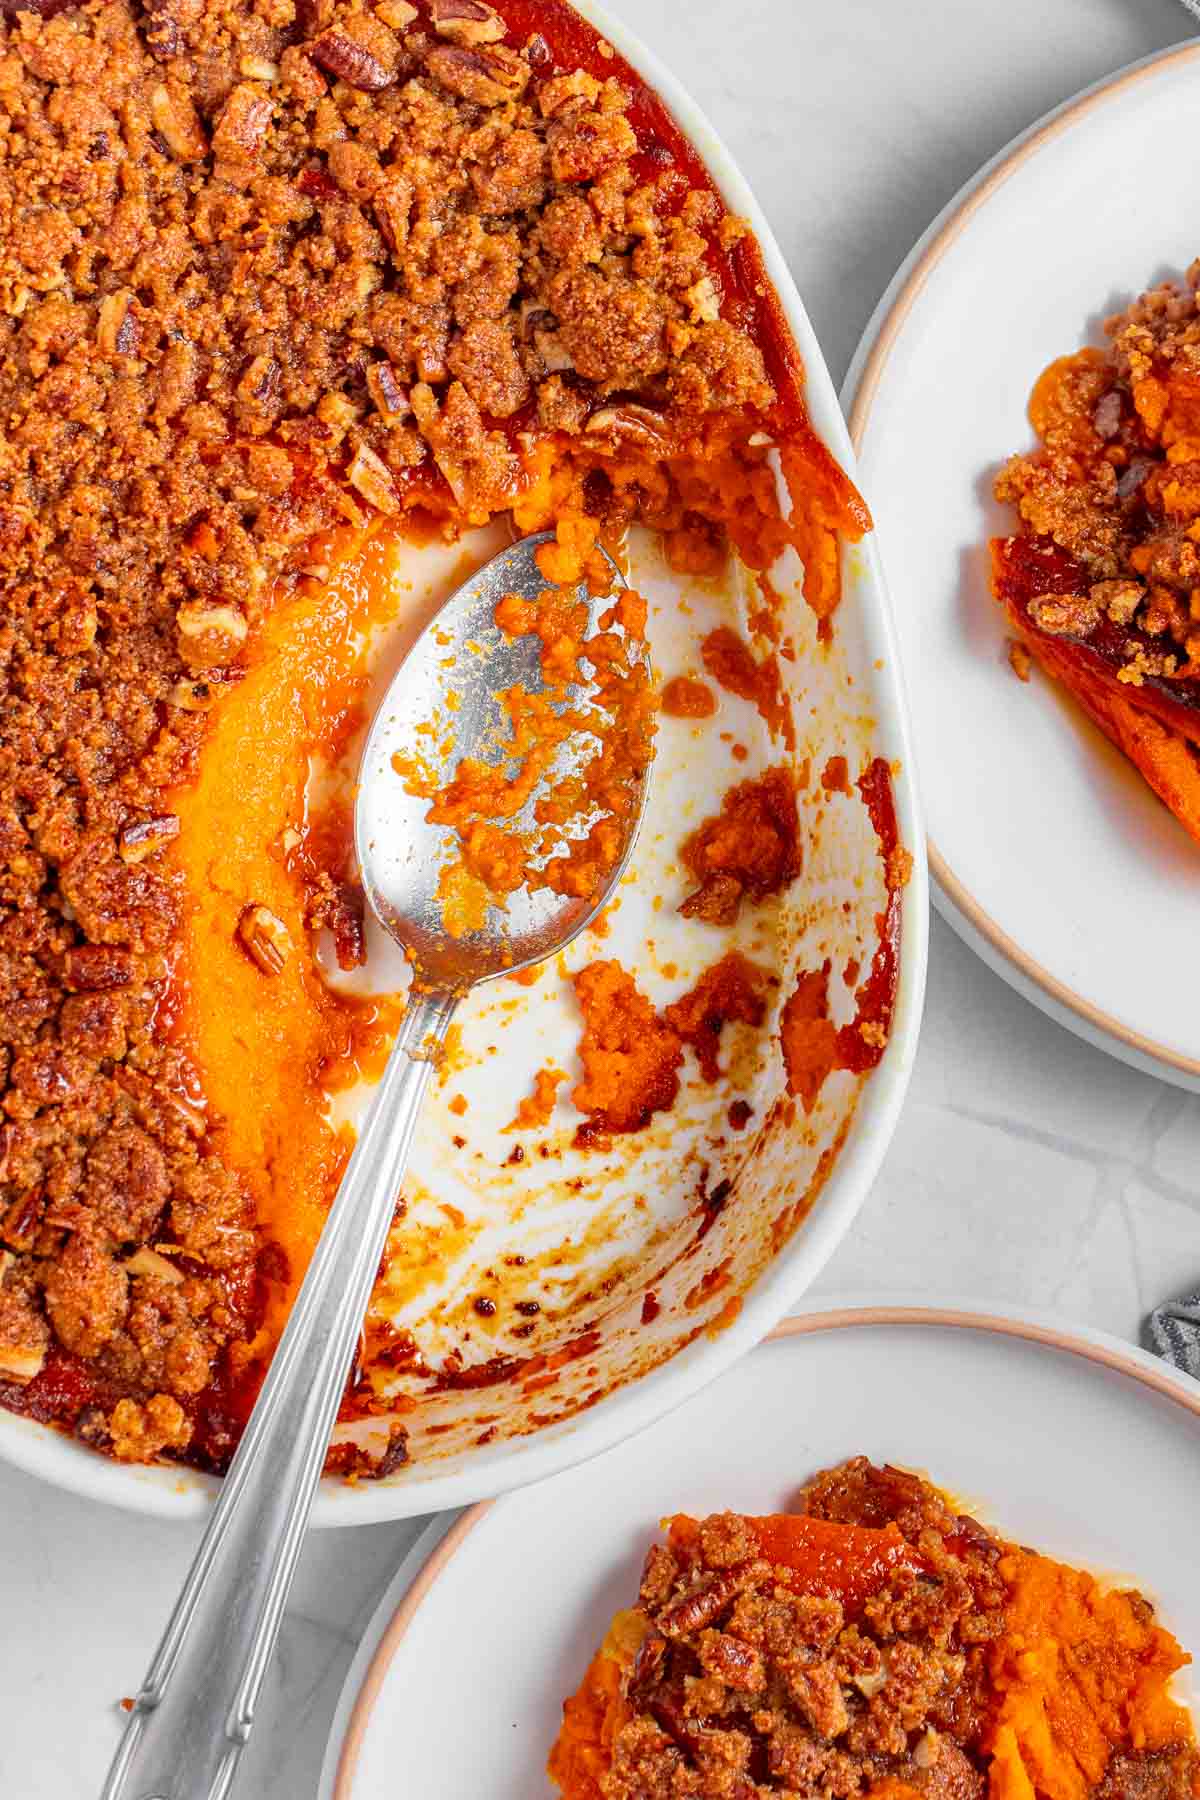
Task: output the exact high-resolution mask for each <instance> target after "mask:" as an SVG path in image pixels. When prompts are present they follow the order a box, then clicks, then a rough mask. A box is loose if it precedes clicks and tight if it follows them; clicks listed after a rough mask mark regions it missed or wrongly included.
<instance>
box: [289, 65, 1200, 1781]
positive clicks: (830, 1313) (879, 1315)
mask: <svg viewBox="0 0 1200 1800" xmlns="http://www.w3.org/2000/svg"><path fill="white" fill-rule="evenodd" d="M1197 49H1198V53H1200V46H1198V47H1197ZM896 1325H900V1326H927V1327H929V1326H932V1327H935V1328H938V1329H942V1330H950V1331H982V1332H992V1333H994V1334H995V1335H997V1336H999V1337H1008V1338H1012V1339H1014V1340H1017V1341H1023V1342H1026V1343H1032V1344H1036V1345H1040V1346H1041V1347H1042V1348H1045V1349H1050V1350H1055V1351H1058V1352H1061V1353H1065V1354H1068V1355H1072V1356H1077V1357H1080V1358H1081V1359H1082V1360H1083V1361H1085V1362H1091V1363H1094V1364H1095V1365H1096V1366H1097V1367H1099V1368H1104V1369H1108V1370H1111V1371H1113V1372H1115V1373H1116V1374H1119V1375H1125V1376H1127V1377H1128V1378H1129V1379H1131V1380H1133V1381H1137V1382H1140V1383H1141V1384H1142V1386H1143V1387H1146V1388H1148V1389H1150V1391H1151V1392H1153V1393H1156V1394H1158V1395H1159V1396H1160V1397H1161V1398H1165V1399H1167V1400H1172V1401H1174V1402H1175V1403H1176V1404H1177V1405H1178V1406H1181V1407H1182V1408H1183V1409H1184V1411H1185V1412H1189V1413H1191V1414H1192V1415H1193V1416H1194V1417H1195V1418H1197V1419H1200V1382H1196V1381H1193V1380H1192V1379H1191V1377H1190V1376H1188V1375H1186V1374H1184V1373H1183V1372H1182V1371H1180V1370H1176V1369H1174V1368H1172V1367H1171V1365H1170V1364H1167V1363H1165V1362H1163V1361H1162V1360H1161V1358H1159V1357H1157V1356H1154V1355H1152V1354H1151V1353H1150V1352H1149V1351H1147V1350H1143V1349H1142V1348H1141V1347H1140V1346H1139V1345H1137V1344H1133V1343H1130V1342H1128V1341H1127V1340H1126V1339H1123V1338H1118V1337H1116V1336H1114V1335H1113V1334H1112V1333H1110V1332H1105V1331H1100V1330H1097V1329H1095V1328H1093V1327H1090V1326H1086V1325H1076V1326H1073V1327H1071V1328H1070V1329H1069V1330H1068V1329H1065V1328H1064V1327H1062V1326H1060V1325H1058V1324H1056V1323H1055V1322H1054V1319H1053V1317H1052V1315H1050V1314H1049V1313H1044V1312H1039V1311H1037V1310H1034V1309H1030V1308H1017V1307H1013V1308H1011V1309H1010V1308H996V1307H994V1306H987V1307H986V1308H981V1309H980V1310H978V1311H976V1310H975V1309H974V1308H971V1307H963V1306H957V1307H944V1306H926V1305H921V1304H919V1303H914V1302H891V1301H888V1302H879V1301H861V1300H860V1301H853V1300H847V1301H838V1302H837V1303H836V1304H832V1305H828V1304H827V1305H825V1306H824V1307H822V1308H821V1310H819V1311H817V1310H814V1311H812V1312H803V1313H797V1314H795V1315H793V1316H792V1317H790V1318H787V1319H784V1320H782V1321H781V1322H780V1324H778V1325H777V1326H776V1327H775V1329H774V1330H773V1331H772V1332H770V1333H769V1334H768V1335H767V1337H765V1338H764V1339H763V1340H762V1343H761V1344H760V1345H759V1347H758V1349H757V1350H755V1351H752V1352H751V1356H754V1355H757V1354H759V1353H760V1352H761V1351H762V1350H763V1349H765V1348H766V1346H767V1345H769V1344H774V1343H781V1342H784V1341H786V1340H788V1339H790V1338H798V1337H813V1336H816V1335H817V1334H818V1333H821V1332H826V1331H845V1330H855V1329H861V1328H866V1329H873V1328H876V1327H878V1326H896ZM697 1397H699V1396H697ZM520 1491H521V1490H519V1489H518V1490H517V1491H516V1493H513V1494H505V1495H499V1496H497V1497H496V1498H495V1499H491V1500H479V1501H477V1502H476V1503H475V1505H474V1506H471V1507H468V1508H467V1509H466V1511H464V1512H462V1513H460V1514H459V1515H458V1517H457V1519H455V1521H454V1522H453V1524H451V1525H450V1526H449V1529H444V1523H445V1522H444V1519H442V1520H438V1519H436V1518H435V1520H434V1521H433V1522H432V1523H431V1525H430V1527H429V1528H428V1529H427V1531H426V1532H425V1533H423V1534H422V1536H421V1537H420V1538H419V1539H418V1540H417V1543H416V1544H415V1545H414V1546H413V1548H412V1550H410V1552H409V1554H408V1556H407V1557H406V1558H405V1561H404V1563H402V1564H401V1567H400V1569H399V1570H398V1571H397V1575H396V1577H395V1579H394V1581H393V1584H392V1585H393V1586H395V1585H397V1584H398V1583H399V1582H400V1580H401V1577H402V1576H403V1574H404V1569H405V1565H406V1564H407V1563H408V1562H409V1561H410V1560H413V1559H414V1558H415V1557H416V1556H417V1554H418V1553H419V1552H420V1551H421V1550H422V1548H423V1547H424V1545H425V1543H426V1539H427V1538H428V1539H429V1540H430V1548H429V1550H428V1551H427V1553H426V1555H425V1558H424V1561H423V1562H422V1563H421V1566H420V1568H419V1569H418V1570H417V1573H416V1575H415V1577H414V1579H413V1580H412V1581H411V1582H409V1583H408V1585H407V1586H405V1587H404V1590H403V1592H402V1594H401V1595H400V1599H399V1603H398V1604H397V1605H396V1606H395V1609H394V1611H393V1612H392V1613H391V1615H390V1617H389V1618H388V1620H387V1623H386V1624H385V1625H384V1626H383V1628H382V1630H381V1632H380V1633H379V1636H378V1638H377V1640H376V1642H375V1644H374V1647H373V1649H372V1650H371V1652H370V1655H369V1657H368V1658H367V1660H366V1665H365V1667H364V1668H363V1669H362V1670H361V1673H359V1672H358V1671H357V1670H356V1668H355V1666H354V1665H353V1664H352V1665H351V1668H350V1670H349V1672H348V1674H347V1677H346V1683H345V1688H344V1690H343V1693H342V1696H341V1699H340V1701H339V1704H338V1708H337V1711H336V1712H335V1715H334V1722H333V1726H332V1728H331V1736H330V1742H329V1746H328V1750H327V1753H326V1760H325V1765H324V1769H323V1773H322V1782H321V1789H320V1792H321V1795H322V1796H323V1800H324V1797H326V1796H327V1800H354V1781H355V1777H356V1774H357V1769H358V1762H359V1757H360V1755H361V1753H362V1747H363V1743H364V1741H365V1739H366V1735H367V1731H368V1729H369V1727H370V1724H371V1720H372V1717H373V1715H374V1711H375V1705H376V1702H377V1700H378V1698H379V1695H380V1693H381V1691H382V1688H383V1684H384V1682H385V1681H386V1679H387V1676H388V1672H389V1670H390V1669H391V1666H392V1663H393V1661H394V1660H395V1657H396V1655H397V1653H398V1651H399V1649H400V1646H401V1644H402V1643H403V1641H404V1638H405V1636H406V1635H407V1633H408V1630H409V1627H410V1626H411V1624H412V1622H413V1620H414V1619H415V1617H416V1615H417V1613H418V1611H419V1610H420V1608H421V1606H422V1605H423V1604H424V1602H425V1601H426V1599H428V1597H429V1594H430V1592H431V1590H432V1589H433V1587H434V1586H435V1584H436V1583H437V1581H438V1580H439V1579H440V1577H441V1576H442V1575H443V1574H444V1572H445V1570H446V1568H447V1566H448V1565H449V1563H450V1561H451V1560H452V1558H453V1557H454V1556H455V1555H456V1554H457V1552H458V1551H459V1550H460V1549H461V1547H462V1545H463V1544H464V1543H465V1541H466V1540H467V1538H468V1537H469V1536H470V1535H471V1533H472V1532H473V1531H474V1530H475V1528H476V1526H477V1525H480V1524H481V1523H482V1522H483V1520H484V1519H485V1518H486V1517H487V1515H488V1514H489V1513H490V1512H492V1511H493V1510H494V1509H495V1508H496V1507H498V1506H501V1505H503V1504H505V1502H508V1503H510V1504H511V1503H515V1501H516V1500H517V1499H519V1497H520ZM439 1525H440V1526H442V1527H443V1529H442V1531H441V1534H440V1536H439V1535H437V1534H436V1531H435V1528H436V1527H438V1526H439ZM388 1602H389V1595H388V1594H385V1596H384V1599H383V1601H382V1602H381V1605H380V1608H379V1610H380V1611H381V1612H382V1611H383V1609H384V1607H386V1606H387V1605H388ZM373 1623H374V1621H372V1624H373ZM370 1631H371V1627H368V1634H369V1633H370ZM355 1680H357V1682H358V1686H357V1691H356V1693H355V1694H354V1698H353V1701H352V1703H350V1704H349V1706H347V1696H348V1694H349V1691H350V1688H351V1684H352V1683H353V1682H354V1681H355ZM343 1719H344V1725H342V1731H341V1737H340V1741H339V1740H338V1737H337V1733H338V1727H339V1724H341V1723H342V1720H343Z"/></svg>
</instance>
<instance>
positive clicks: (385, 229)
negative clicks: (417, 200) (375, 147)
mask: <svg viewBox="0 0 1200 1800" xmlns="http://www.w3.org/2000/svg"><path fill="white" fill-rule="evenodd" d="M412 203H413V189H412V182H411V181H410V180H409V179H408V177H407V176H406V175H401V174H398V173H397V172H396V171H395V170H394V169H389V170H388V172H387V174H386V175H385V176H384V178H383V180H382V181H381V182H380V183H379V185H378V187H377V188H376V189H375V191H374V193H373V194H372V195H371V205H372V207H373V208H374V211H375V217H376V219H377V220H378V222H379V229H380V231H381V232H382V233H383V241H384V243H385V244H386V245H387V247H388V249H389V250H403V248H404V246H405V244H406V243H407V242H408V222H409V217H410V215H411V213H412Z"/></svg>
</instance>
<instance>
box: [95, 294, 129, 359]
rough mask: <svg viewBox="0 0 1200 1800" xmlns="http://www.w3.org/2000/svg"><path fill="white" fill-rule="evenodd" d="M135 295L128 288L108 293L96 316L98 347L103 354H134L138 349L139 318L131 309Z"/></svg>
mask: <svg viewBox="0 0 1200 1800" xmlns="http://www.w3.org/2000/svg"><path fill="white" fill-rule="evenodd" d="M132 299H133V295H132V293H131V292H130V290H129V289H128V288H119V289H118V290H117V292H116V293H115V294H106V295H105V296H104V298H103V300H102V301H101V302H100V311H99V313H98V315H97V318H96V347H97V348H98V350H99V351H100V354H101V356H105V357H108V358H110V359H111V358H112V357H114V356H133V355H134V354H135V353H136V351H137V341H138V331H137V320H136V318H135V317H134V315H133V313H132V312H131V311H130V301H131V300H132Z"/></svg>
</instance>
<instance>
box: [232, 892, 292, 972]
mask: <svg viewBox="0 0 1200 1800" xmlns="http://www.w3.org/2000/svg"><path fill="white" fill-rule="evenodd" d="M238 937H239V938H240V939H241V941H242V943H243V945H244V946H245V949H246V954H247V955H248V956H249V957H251V959H252V960H253V961H254V962H256V963H257V964H258V966H259V968H260V969H261V970H262V972H263V974H264V975H278V974H280V973H281V972H282V970H283V965H284V964H285V963H286V961H287V959H288V957H289V956H290V955H291V952H292V940H291V937H290V936H289V934H288V928H287V926H286V925H285V924H284V922H283V920H282V919H281V918H279V917H278V916H277V915H276V914H275V913H273V912H272V911H271V910H270V908H269V907H266V906H247V907H244V908H243V910H242V915H241V917H240V919H239V920H238Z"/></svg>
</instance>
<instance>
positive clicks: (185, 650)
mask: <svg viewBox="0 0 1200 1800" xmlns="http://www.w3.org/2000/svg"><path fill="white" fill-rule="evenodd" d="M249 629H250V628H249V626H248V625H247V623H246V616H245V614H244V613H243V612H242V610H241V608H240V607H237V606H234V605H233V603H232V602H231V601H226V602H224V603H222V604H221V605H219V606H206V605H205V604H204V602H203V601H202V600H188V601H186V602H185V603H184V605H183V606H181V607H180V608H179V610H178V612H177V613H176V614H175V631H176V636H177V637H178V640H179V652H180V655H181V656H182V657H183V660H184V662H186V663H187V664H188V665H189V666H190V667H191V668H193V669H219V668H221V667H222V666H223V665H224V664H225V663H228V662H231V661H232V660H233V658H234V657H235V656H236V655H237V653H238V651H239V650H240V649H241V647H242V645H243V644H244V643H245V641H246V637H247V634H248V632H249Z"/></svg>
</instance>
